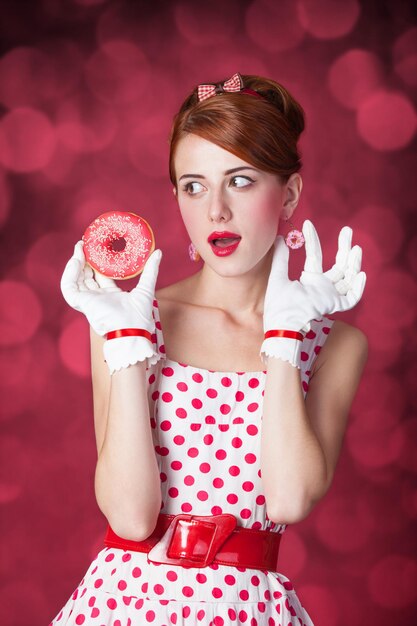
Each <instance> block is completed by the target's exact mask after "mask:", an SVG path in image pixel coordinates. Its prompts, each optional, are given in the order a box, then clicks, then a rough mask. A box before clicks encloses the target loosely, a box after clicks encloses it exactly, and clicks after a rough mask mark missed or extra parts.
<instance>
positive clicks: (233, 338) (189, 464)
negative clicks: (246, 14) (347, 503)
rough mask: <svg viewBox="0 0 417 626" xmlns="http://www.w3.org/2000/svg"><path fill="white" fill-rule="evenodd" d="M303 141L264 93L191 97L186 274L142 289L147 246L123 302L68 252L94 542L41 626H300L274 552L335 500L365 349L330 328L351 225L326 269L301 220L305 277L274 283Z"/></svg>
mask: <svg viewBox="0 0 417 626" xmlns="http://www.w3.org/2000/svg"><path fill="white" fill-rule="evenodd" d="M303 128H304V114H303V110H302V108H301V107H300V105H299V104H298V103H297V102H296V101H295V100H294V99H293V98H292V96H291V95H290V94H289V93H288V91H287V90H286V89H285V88H284V87H283V86H282V85H280V84H278V83H276V82H274V81H272V80H269V79H265V78H261V77H257V76H246V75H245V76H240V75H238V74H236V75H235V76H234V77H232V78H231V79H229V80H228V81H224V82H220V83H217V84H215V85H199V86H198V87H197V88H196V89H195V90H194V91H193V92H192V94H191V95H190V96H189V97H188V98H187V99H186V100H185V102H184V104H183V106H182V107H181V109H180V111H179V113H178V115H177V116H176V118H175V121H174V126H173V130H172V135H171V154H170V176H171V180H172V183H173V185H174V194H175V196H176V199H177V201H178V206H179V210H180V212H181V216H182V219H183V220H184V223H185V226H186V229H187V231H188V233H189V235H190V238H191V240H192V245H191V253H192V257H193V258H194V259H198V258H199V257H201V259H202V261H203V265H202V267H201V269H200V270H199V271H197V272H196V273H194V274H193V275H191V276H190V277H188V278H186V279H185V280H182V281H180V282H178V283H175V284H173V285H170V286H168V287H165V288H164V289H160V290H159V291H157V292H156V294H155V283H156V278H157V273H158V267H159V263H160V259H161V251H160V250H155V251H154V252H153V254H152V255H151V256H150V258H149V259H148V261H147V264H146V266H145V269H144V271H143V273H142V276H141V279H140V281H139V282H138V285H137V286H136V287H135V289H133V290H132V291H131V292H130V293H128V292H122V291H120V290H119V289H118V288H117V287H116V286H115V284H114V283H113V281H111V280H110V279H106V278H103V277H102V276H99V275H96V276H94V275H93V272H92V270H91V269H90V268H89V267H88V266H87V265H85V259H84V255H83V249H82V243H81V242H78V244H77V245H76V247H75V252H74V256H73V257H72V259H70V261H69V262H68V264H67V267H66V269H65V271H64V274H63V278H62V291H63V294H64V297H65V298H66V300H67V301H68V303H69V304H70V305H71V306H73V307H74V308H76V309H78V310H80V311H82V312H83V313H84V314H85V315H86V316H87V318H88V320H89V322H90V325H91V329H92V330H91V349H92V378H93V390H94V419H95V429H96V438H97V451H98V462H97V470H96V480H95V490H96V496H97V502H98V505H99V507H100V508H101V510H102V512H103V513H104V515H105V516H106V518H107V520H108V522H109V528H108V532H107V535H106V547H105V548H103V550H101V551H100V552H99V554H98V555H97V557H96V559H95V560H94V561H93V563H92V564H91V565H90V567H89V569H88V572H87V573H86V575H85V577H84V578H83V580H82V581H81V583H80V585H79V587H78V588H77V589H76V591H75V592H74V594H73V596H72V597H71V598H70V599H69V600H68V602H67V604H66V605H65V607H64V609H63V610H62V611H61V612H60V613H59V614H58V615H57V617H56V618H55V620H54V621H53V622H52V624H83V623H88V624H90V623H91V624H108V625H110V624H112V625H113V624H114V625H115V626H116V625H118V626H121V625H123V626H124V625H127V624H131V625H134V624H138V625H139V624H140V625H143V624H145V623H148V622H149V623H153V624H155V625H168V624H180V623H181V624H207V625H208V624H211V625H213V626H219V625H223V624H235V623H247V624H250V626H254V625H256V624H259V625H263V624H267V625H268V626H273V625H276V626H278V624H283V625H284V624H285V626H288V624H297V625H298V624H302V625H304V624H306V625H308V626H311V624H312V621H311V619H310V617H309V615H308V613H307V612H306V610H305V609H304V608H303V607H302V605H301V603H300V600H299V598H298V596H297V594H296V591H295V589H294V587H293V586H292V584H291V582H290V580H289V579H288V578H287V577H286V576H285V575H284V574H281V573H279V559H278V547H279V540H280V539H281V536H282V533H283V532H284V530H285V528H286V525H287V524H292V523H296V522H297V521H299V520H302V519H303V518H305V517H306V516H307V515H308V514H309V513H310V511H311V510H312V509H313V507H314V506H315V504H317V502H318V501H319V500H320V499H321V498H322V497H323V496H324V495H325V493H326V492H327V490H328V489H329V487H330V485H331V482H332V478H333V475H334V471H335V467H336V464H337V459H338V456H339V453H340V447H341V443H342V440H343V435H344V431H345V428H346V421H347V416H348V413H349V409H350V406H351V403H352V400H353V397H354V394H355V391H356V388H357V385H358V382H359V379H360V376H361V373H362V370H363V367H364V364H365V361H366V354H367V342H366V338H365V336H364V335H363V333H362V332H361V331H360V330H358V329H356V328H354V327H352V326H350V325H349V324H346V323H344V322H341V321H334V320H331V319H329V318H328V317H326V316H327V315H328V314H331V313H333V312H335V311H343V310H347V309H350V308H352V307H353V306H354V305H355V304H356V303H357V302H358V301H359V299H360V298H361V295H362V292H363V289H364V285H365V274H364V273H363V272H360V266H361V250H360V248H359V247H358V246H354V247H353V248H351V237H352V231H351V229H350V228H348V227H345V228H343V229H342V230H341V232H340V235H339V249H338V253H337V256H336V263H335V265H334V266H333V267H332V268H331V270H329V271H328V272H326V273H323V270H322V264H321V249H320V243H319V240H318V236H317V233H316V231H315V229H314V227H313V225H312V224H311V222H309V221H306V222H305V223H304V226H303V234H304V237H305V242H306V263H305V268H304V271H303V273H302V275H301V277H300V280H299V281H290V280H289V279H288V268H287V265H288V254H289V248H288V246H287V245H286V244H285V241H284V239H283V238H282V237H281V236H277V231H278V225H279V221H280V220H284V221H286V220H289V219H290V218H291V216H292V215H293V213H294V211H295V209H296V206H297V204H298V201H299V198H300V194H301V189H302V179H301V176H300V174H299V170H300V168H301V163H300V156H299V153H298V150H297V140H298V138H299V135H300V133H301V132H302V130H303ZM299 235H300V233H299ZM197 251H198V252H197ZM155 296H156V299H155ZM132 328H133V329H136V331H135V332H137V335H134V336H131V334H129V335H128V334H127V333H126V332H124V331H125V329H132ZM113 330H118V331H120V332H119V336H118V337H116V338H110V337H111V335H110V336H109V337H108V338H107V333H109V332H110V331H113ZM144 331H145V332H144ZM147 333H153V335H152V340H153V341H152V342H151V341H150V339H149V338H146V337H145V336H144V334H145V335H146V334H147ZM149 336H150V335H148V337H149ZM103 354H104V358H103ZM341 355H343V358H341ZM307 391H308V393H307ZM277 559H278V561H277Z"/></svg>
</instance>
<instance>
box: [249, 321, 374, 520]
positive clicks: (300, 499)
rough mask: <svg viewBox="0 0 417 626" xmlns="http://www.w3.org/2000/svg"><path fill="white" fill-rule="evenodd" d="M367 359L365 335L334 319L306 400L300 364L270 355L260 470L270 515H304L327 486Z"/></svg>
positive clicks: (275, 517)
mask: <svg viewBox="0 0 417 626" xmlns="http://www.w3.org/2000/svg"><path fill="white" fill-rule="evenodd" d="M341 355H343V358H341ZM366 359H367V339H366V337H365V335H364V334H363V333H362V332H361V331H360V330H359V329H357V328H354V327H353V326H350V325H348V324H345V323H344V322H339V321H337V322H335V323H334V324H333V327H332V330H331V332H330V334H329V337H328V338H327V340H326V343H325V344H324V346H323V348H322V350H321V352H320V354H319V355H318V357H317V359H316V362H315V370H314V372H313V374H312V377H311V379H310V385H309V391H308V393H307V396H306V400H305V401H304V398H303V393H302V390H301V384H300V370H299V369H298V368H296V367H293V366H292V365H291V364H290V363H288V362H286V361H283V360H281V359H276V358H272V359H271V358H270V359H269V360H268V366H267V380H266V386H265V395H264V413H263V422H262V441H261V473H262V480H263V484H264V490H265V498H266V504H267V511H268V516H269V518H270V519H271V520H272V521H275V522H277V523H281V524H282V523H294V522H297V521H300V520H302V519H304V518H305V517H306V516H307V515H308V514H309V513H310V511H311V510H312V508H313V507H314V506H315V505H316V504H317V502H318V501H319V500H320V499H321V498H322V497H323V496H324V495H325V493H326V492H327V491H328V489H329V487H330V485H331V482H332V480H333V476H334V472H335V468H336V464H337V460H338V457H339V454H340V449H341V446H342V441H343V437H344V433H345V429H346V424H347V418H348V414H349V410H350V407H351V404H352V401H353V398H354V396H355V393H356V389H357V387H358V384H359V381H360V378H361V374H362V371H363V368H364V366H365V363H366Z"/></svg>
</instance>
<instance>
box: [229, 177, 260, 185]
mask: <svg viewBox="0 0 417 626" xmlns="http://www.w3.org/2000/svg"><path fill="white" fill-rule="evenodd" d="M253 182H255V181H254V180H252V178H249V176H233V178H232V179H231V183H232V185H233V186H234V187H247V186H248V185H251V184H252V183H253Z"/></svg>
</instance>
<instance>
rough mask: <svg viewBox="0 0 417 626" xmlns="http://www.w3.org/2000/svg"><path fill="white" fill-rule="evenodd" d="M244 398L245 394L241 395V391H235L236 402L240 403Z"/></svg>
mask: <svg viewBox="0 0 417 626" xmlns="http://www.w3.org/2000/svg"><path fill="white" fill-rule="evenodd" d="M244 397H245V394H244V393H243V391H236V394H235V398H236V401H237V402H242V400H243V399H244Z"/></svg>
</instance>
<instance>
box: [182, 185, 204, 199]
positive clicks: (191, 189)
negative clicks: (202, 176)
mask: <svg viewBox="0 0 417 626" xmlns="http://www.w3.org/2000/svg"><path fill="white" fill-rule="evenodd" d="M183 189H184V191H185V192H186V193H188V194H189V195H190V196H194V195H195V194H196V193H199V192H200V191H202V190H203V189H204V187H203V185H202V184H201V183H198V182H196V181H193V182H190V183H187V184H186V185H184V187H183Z"/></svg>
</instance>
